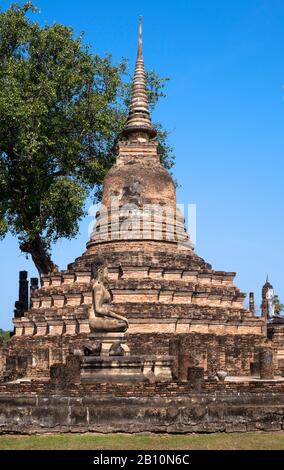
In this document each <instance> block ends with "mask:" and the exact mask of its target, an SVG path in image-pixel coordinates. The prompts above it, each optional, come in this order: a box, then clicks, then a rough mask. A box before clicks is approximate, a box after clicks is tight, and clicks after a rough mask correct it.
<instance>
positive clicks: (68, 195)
mask: <svg viewBox="0 0 284 470" xmlns="http://www.w3.org/2000/svg"><path fill="white" fill-rule="evenodd" d="M35 11H36V8H35V7H34V6H33V5H32V3H30V2H29V3H27V4H25V5H24V6H19V5H18V4H13V5H12V6H11V7H10V8H8V9H7V11H5V12H0V188H1V192H0V236H1V237H4V236H5V234H6V233H7V232H8V231H9V232H10V233H12V234H13V235H15V236H16V237H17V238H18V240H19V246H20V249H21V251H22V252H24V253H28V254H30V255H31V256H32V259H33V261H34V263H35V265H36V267H37V269H38V271H39V273H40V274H44V273H47V272H50V271H53V270H55V269H56V267H55V265H54V263H53V262H52V259H51V254H50V252H51V247H52V244H53V243H54V242H56V241H57V240H58V239H60V238H62V237H66V238H72V237H74V236H76V234H77V233H78V229H79V221H80V220H81V219H82V217H83V216H84V203H85V200H86V197H87V196H88V195H92V194H93V196H94V195H95V194H99V188H100V186H101V184H102V181H103V179H104V176H105V174H106V172H107V170H108V169H109V168H110V166H111V165H112V164H113V162H114V157H115V147H116V142H117V139H118V136H119V134H120V132H121V130H122V128H123V126H124V124H125V120H126V117H127V104H128V101H129V90H130V84H129V79H128V75H127V68H126V63H125V61H121V62H120V63H118V64H117V65H114V64H113V63H112V58H111V56H110V55H106V56H105V57H100V56H98V55H95V54H94V53H92V52H91V50H90V48H89V47H88V46H86V45H84V43H83V36H82V35H81V36H79V37H75V36H74V32H73V30H72V28H70V27H67V26H63V25H60V24H53V25H52V26H44V27H41V26H40V25H39V24H38V23H37V22H34V21H32V20H31V19H30V15H29V14H28V13H31V12H35ZM165 80H166V79H162V78H159V77H158V76H157V75H156V74H155V73H154V72H153V71H150V72H147V83H148V95H149V103H150V107H151V108H152V109H153V108H154V106H155V104H156V103H157V100H158V98H159V97H160V96H164V95H163V87H164V84H165ZM156 126H157V129H158V139H159V151H160V156H161V160H162V162H163V163H164V165H165V166H166V167H167V168H170V167H171V166H172V164H173V156H172V154H171V149H170V147H169V146H168V145H167V133H166V131H165V130H164V129H162V127H161V126H160V125H158V124H157V125H156Z"/></svg>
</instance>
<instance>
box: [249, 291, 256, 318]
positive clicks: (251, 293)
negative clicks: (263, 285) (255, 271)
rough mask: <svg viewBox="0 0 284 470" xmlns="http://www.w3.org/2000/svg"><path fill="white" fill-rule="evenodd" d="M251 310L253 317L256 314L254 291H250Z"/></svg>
mask: <svg viewBox="0 0 284 470" xmlns="http://www.w3.org/2000/svg"><path fill="white" fill-rule="evenodd" d="M249 311H250V314H251V316H252V317H254V315H255V305H254V293H253V292H250V293H249Z"/></svg>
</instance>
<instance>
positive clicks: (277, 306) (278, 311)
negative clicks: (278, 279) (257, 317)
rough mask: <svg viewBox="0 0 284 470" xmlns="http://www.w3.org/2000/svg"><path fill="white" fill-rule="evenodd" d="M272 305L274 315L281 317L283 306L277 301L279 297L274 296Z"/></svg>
mask: <svg viewBox="0 0 284 470" xmlns="http://www.w3.org/2000/svg"><path fill="white" fill-rule="evenodd" d="M274 305H275V313H276V315H281V312H283V311H284V304H282V303H281V302H280V300H279V296H278V295H275V296H274Z"/></svg>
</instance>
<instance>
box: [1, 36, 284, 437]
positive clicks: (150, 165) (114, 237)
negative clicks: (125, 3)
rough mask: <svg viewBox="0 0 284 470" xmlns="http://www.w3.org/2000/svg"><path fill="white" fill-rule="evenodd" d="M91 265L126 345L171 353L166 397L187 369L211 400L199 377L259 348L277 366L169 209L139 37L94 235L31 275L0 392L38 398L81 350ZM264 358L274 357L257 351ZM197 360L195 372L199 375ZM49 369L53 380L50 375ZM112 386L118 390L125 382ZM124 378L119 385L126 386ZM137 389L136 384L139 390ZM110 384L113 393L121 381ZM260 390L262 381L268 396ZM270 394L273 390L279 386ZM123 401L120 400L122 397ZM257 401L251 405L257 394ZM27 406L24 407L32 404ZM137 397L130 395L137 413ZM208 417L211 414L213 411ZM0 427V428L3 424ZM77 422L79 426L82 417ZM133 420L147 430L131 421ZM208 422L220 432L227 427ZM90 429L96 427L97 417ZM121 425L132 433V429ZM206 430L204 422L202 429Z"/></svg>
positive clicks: (234, 368)
mask: <svg viewBox="0 0 284 470" xmlns="http://www.w3.org/2000/svg"><path fill="white" fill-rule="evenodd" d="M145 207H146V210H145ZM102 263H103V264H104V265H106V266H107V268H108V289H109V290H110V292H111V296H112V306H113V310H115V311H116V312H117V313H120V314H121V315H123V316H125V317H127V319H128V320H129V328H128V331H127V341H128V345H129V348H130V350H131V352H132V354H136V355H139V354H145V352H146V353H147V354H152V355H153V356H155V355H160V356H161V355H165V356H166V355H170V356H172V357H173V370H172V372H173V382H172V383H169V384H168V385H166V384H165V385H163V390H164V392H163V393H165V396H167V397H168V398H167V400H170V398H171V397H172V396H174V397H176V396H178V393H179V390H180V392H181V395H182V396H183V395H184V393H186V394H188V391H185V390H186V387H187V386H186V385H185V384H184V385H181V384H182V383H184V382H185V383H187V380H188V379H189V377H196V376H198V377H199V378H198V380H197V379H196V381H197V382H198V384H199V385H198V387H199V392H200V389H201V388H200V387H201V382H202V377H203V376H204V380H205V383H204V384H203V387H205V389H206V394H207V395H206V396H207V399H208V400H209V401H210V399H209V398H208V397H209V396H210V385H209V384H210V383H211V382H210V380H211V377H213V376H214V374H215V373H216V371H218V370H223V371H225V372H226V373H227V374H228V376H240V377H246V379H245V380H249V378H250V375H251V364H259V362H260V361H261V360H262V359H261V358H262V357H263V358H264V359H263V361H264V362H265V361H266V362H265V364H264V365H263V370H266V369H265V366H266V368H267V367H268V368H269V370H268V372H267V374H268V376H267V379H271V378H272V377H273V370H272V369H273V368H274V371H275V372H277V371H278V363H277V354H274V355H273V353H275V351H276V352H277V347H276V346H275V344H274V343H273V344H274V346H273V344H272V342H271V340H270V339H268V338H267V336H266V320H265V318H264V317H263V316H262V317H256V316H254V306H253V297H252V296H251V298H250V309H246V308H245V307H244V305H243V302H244V299H245V294H244V293H242V292H240V290H239V289H238V288H237V287H236V286H235V284H234V278H235V273H233V272H224V271H215V270H214V269H213V268H212V266H211V265H210V264H208V263H207V262H205V261H204V260H203V259H202V258H200V257H199V256H198V255H197V254H196V253H195V252H194V249H193V246H192V244H191V242H190V240H189V237H188V234H187V233H186V230H185V228H184V219H183V216H182V214H180V213H179V212H178V211H177V210H176V191H175V185H174V182H173V180H172V178H171V176H170V174H169V173H168V172H167V171H166V170H165V168H164V167H163V166H162V164H161V162H160V158H159V154H158V151H157V142H156V141H155V131H154V129H153V128H152V124H151V119H150V114H149V109H148V102H147V95H146V84H145V72H144V62H143V56H142V41H141V37H140V40H139V50H138V57H137V62H136V69H135V77H134V82H133V92H132V102H131V106H130V112H129V118H128V121H127V124H126V127H125V129H124V131H123V133H122V135H121V139H120V141H119V144H118V152H117V161H116V164H115V165H114V166H113V167H112V169H111V170H110V171H109V173H108V174H107V176H106V179H105V182H104V188H103V198H102V208H101V210H100V211H99V212H98V214H97V220H96V226H95V228H94V230H93V234H92V236H91V239H90V241H89V242H88V244H87V249H86V251H85V252H84V253H83V254H82V256H80V257H79V258H77V259H76V260H75V261H74V262H73V263H71V264H70V265H69V266H68V269H67V270H66V271H61V272H57V273H52V274H50V275H48V276H44V277H42V279H41V287H40V288H39V289H36V288H33V289H32V296H31V307H30V309H28V310H27V311H25V313H24V315H23V316H18V315H17V316H16V318H15V319H14V326H15V335H14V336H13V337H12V339H11V340H10V342H9V344H8V345H6V346H5V347H4V346H2V348H1V351H0V365H1V375H2V379H3V380H4V381H5V382H4V383H2V385H0V394H1V390H2V393H3V394H4V395H5V393H6V392H7V390H8V392H7V393H10V392H9V390H10V391H11V390H14V392H13V393H15V395H17V393H19V394H21V392H20V390H22V391H23V393H24V390H25V387H27V389H29V390H30V391H34V394H35V395H38V394H39V395H40V394H41V393H43V391H44V393H45V395H48V394H52V393H53V392H54V388H52V384H53V385H54V380H53V382H52V380H51V382H50V381H48V379H49V377H50V369H51V367H52V366H53V365H55V364H59V365H60V364H61V365H62V366H63V369H62V368H61V369H60V370H61V373H62V377H69V379H68V380H70V370H72V369H68V368H67V369H66V371H65V369H64V365H65V364H66V358H67V357H68V356H69V353H70V349H71V348H73V349H74V348H75V349H76V348H80V347H81V346H82V345H83V344H84V341H85V340H86V338H87V337H88V334H89V323H88V311H89V308H90V306H91V304H92V291H91V284H90V281H91V275H92V265H94V264H96V265H98V264H102ZM33 286H35V281H34V282H33ZM268 350H269V351H272V353H271V354H272V356H270V355H269V353H267V354H266V353H265V352H263V351H268ZM265 354H266V355H265ZM268 355H269V358H271V357H272V360H273V361H274V363H273V364H270V362H269V360H268V359H267V357H268ZM69 360H70V359H68V361H69ZM267 361H268V362H267ZM71 362H72V361H71ZM75 362H76V361H75ZM267 364H268V365H267ZM200 368H203V369H204V374H203V373H202V371H200ZM75 369H76V367H75ZM75 369H74V381H75V382H76V377H77V372H76V370H77V369H76V370H75ZM52 370H53V369H52ZM58 370H59V369H58ZM258 370H259V368H258ZM190 371H191V372H190ZM56 374H57V373H55V375H54V377H55V379H56V377H57V379H58V374H57V375H56ZM20 377H22V378H24V377H25V378H28V379H33V381H32V382H30V383H29V385H25V386H24V385H22V387H23V388H22V389H21V388H19V387H21V385H15V386H14V388H13V386H12V384H10V386H9V385H8V384H7V382H8V381H10V382H11V380H14V379H17V378H20ZM54 377H53V379H54ZM64 380H65V379H64ZM66 380H67V379H66ZM55 382H56V380H55ZM63 382H64V381H63ZM58 383H59V382H57V385H58ZM245 383H246V382H245ZM206 384H207V385H206ZM225 385H226V386H225ZM58 386H59V385H58ZM72 386H73V387H75V388H74V390H75V391H74V393H75V395H76V394H80V393H81V394H82V396H84V393H85V394H86V396H87V395H89V394H92V389H91V388H89V391H88V390H87V389H88V387H87V385H84V387H82V388H80V387H79V388H76V384H73V385H72ZM175 386H176V387H177V388H175ZM188 386H189V387H190V384H189V385H188ZM223 386H224V387H225V388H224V389H223V390H224V393H229V395H228V396H229V397H230V400H231V403H232V402H233V401H234V400H235V397H234V390H236V388H234V385H232V387H231V389H229V388H228V387H229V386H228V384H227V382H226V384H224V385H223ZM9 387H10V388H9ZM17 387H18V388H17ZM33 387H34V388H33ZM48 387H49V388H48ZM54 387H55V388H56V386H55V385H54ZM105 387H106V385H102V386H101V388H100V386H99V385H96V387H95V388H96V394H97V395H98V396H100V392H102V395H101V399H102V400H103V397H104V396H105V394H106V388H105ZM117 387H119V386H118V385H117ZM123 387H124V389H123V390H124V391H125V390H126V391H125V393H126V394H127V387H126V388H125V385H124V386H123ZM129 387H130V388H129V390H130V389H131V387H132V385H129ZM139 387H142V389H143V390H146V392H145V394H143V392H142V391H141V390H142V389H141V388H139ZM143 387H144V388H143ZM145 387H146V388H145ZM147 387H148V388H147ZM167 387H168V388H167ZM184 387H185V388H184ZM206 387H207V388H206ZM212 387H213V388H214V386H213V385H212ZM216 387H217V385H216ZM220 387H222V385H221V384H220ZM226 387H227V388H226ZM235 387H237V385H235ZM243 387H244V388H245V385H243ZM259 387H260V388H259V389H258V393H260V394H261V393H262V392H261V390H262V388H263V390H264V392H265V385H263V384H262V385H259ZM59 388H60V387H59ZM213 388H212V390H213ZM205 389H204V390H205ZM79 390H81V392H80V391H79ZM119 390H120V393H122V388H121V389H119ZM135 390H136V391H135ZM135 390H134V391H133V394H134V395H133V396H135V393H137V394H138V395H137V397H138V396H139V397H140V398H139V399H140V400H142V398H143V400H144V402H143V403H144V404H143V407H144V408H145V407H146V408H147V406H146V405H145V400H147V397H148V398H149V396H152V397H155V396H156V395H157V393H160V392H159V390H161V389H159V384H156V385H146V384H144V385H143V386H138V385H137V386H136V389H135ZM147 390H148V392H147ZM173 390H175V392H174V393H173ZM259 390H260V391H259ZM17 391H18V392H17ZM264 392H263V393H264ZM270 392H271V390H270V389H269V390H268V391H267V393H268V394H269V393H270ZM280 392H281V394H282V393H283V386H282V388H281V390H280V391H279V393H280ZM123 393H124V392H123ZM200 393H201V392H200ZM212 393H213V392H212ZM214 393H215V391H214ZM4 395H3V396H4ZM110 395H111V392H110V391H109V395H107V396H108V400H111V398H110ZM65 396H66V392H65ZM76 396H77V395H76ZM117 396H120V395H119V394H118V395H117ZM121 396H122V395H121ZM212 397H213V395H212ZM232 397H233V398H232ZM281 397H282V398H281V400H283V403H284V399H283V396H282V395H281ZM171 399H172V398H171ZM121 400H122V399H121ZM137 400H138V398H137ZM244 400H247V401H244V403H245V405H244V406H248V407H249V406H250V404H249V403H252V402H253V397H252V398H251V402H249V399H247V398H246V399H244ZM122 401H123V403H124V402H125V398H123V400H122ZM193 401H194V400H193ZM4 402H5V400H4ZM259 403H262V402H261V399H260V398H259ZM14 406H17V405H15V404H14ZM28 406H31V407H34V406H35V405H34V402H31V403H30V404H28ZM114 406H116V405H114ZM137 406H138V405H137V403H136V404H135V407H136V408H135V410H136V411H137ZM172 406H173V405H171V406H170V408H169V409H172ZM190 406H191V407H192V405H190ZM200 406H201V405H200ZM0 407H1V400H0ZM138 407H139V406H138ZM144 408H143V409H144ZM160 408H161V410H162V409H164V408H167V405H166V404H165V403H164V404H163V405H161V407H160ZM221 408H222V406H221V405H220V409H221ZM202 409H203V408H202ZM161 413H162V411H161ZM212 413H213V411H212ZM193 414H194V413H193ZM134 415H135V413H134V414H133V416H134ZM7 416H8V415H7ZM7 419H8V420H9V418H7ZM62 419H63V418H62ZM104 419H105V418H104ZM171 419H172V418H171ZM216 419H217V421H218V418H216V416H215V420H216ZM64 420H65V417H64ZM66 423H67V421H66V422H65V421H64V424H63V425H62V428H64V430H65V429H69V427H70V422H68V423H67V424H66ZM84 423H85V422H84ZM5 426H6V427H5V429H6V430H7V428H9V425H6V424H5ZM200 426H201V427H202V426H204V424H200ZM82 427H83V428H84V429H86V423H85V424H82ZM122 427H123V426H122ZM79 428H80V426H79ZM134 428H135V430H141V429H146V428H145V426H144V428H143V425H142V424H141V426H140V424H139V425H138V424H137V425H136V427H135V426H134ZM134 428H133V429H134ZM136 428H137V429H136ZM205 428H206V426H205V427H203V429H205ZM213 428H214V426H213V427H212V429H213ZM215 428H216V429H218V430H220V429H221V430H226V429H227V428H228V429H230V424H227V425H225V426H223V427H222V426H221V425H220V426H219V427H218V426H215ZM251 428H253V426H251ZM280 428H281V425H280ZM95 429H96V430H98V429H99V430H102V426H101V425H98V426H96V427H95ZM105 429H112V430H113V429H115V430H118V429H121V426H120V425H117V426H116V425H113V426H112V425H111V424H109V426H108V427H106V428H105ZM128 429H129V430H131V426H130V427H129V428H128ZM157 429H158V430H163V429H164V428H163V425H160V424H159V425H157V426H156V427H155V426H154V425H153V426H152V427H151V425H149V427H148V428H147V430H157ZM165 429H166V427H165ZM169 429H170V430H173V431H175V432H176V431H177V430H179V429H180V430H182V431H184V430H185V431H186V430H194V429H195V428H194V426H184V427H182V426H180V427H179V426H175V425H170V426H169ZM196 429H198V426H197V428H196ZM212 429H211V428H210V426H209V427H207V430H212ZM247 429H250V427H249V426H248V427H247ZM123 430H125V429H123ZM213 430H214V429H213Z"/></svg>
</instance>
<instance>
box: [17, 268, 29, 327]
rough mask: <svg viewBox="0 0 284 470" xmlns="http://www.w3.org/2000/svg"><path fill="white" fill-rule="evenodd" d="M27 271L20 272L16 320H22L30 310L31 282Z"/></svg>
mask: <svg viewBox="0 0 284 470" xmlns="http://www.w3.org/2000/svg"><path fill="white" fill-rule="evenodd" d="M27 277H28V273H27V271H20V274H19V299H18V300H17V301H16V303H15V310H14V314H15V318H21V317H22V316H23V315H24V313H25V312H26V311H27V310H28V309H29V281H28V280H27Z"/></svg>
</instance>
